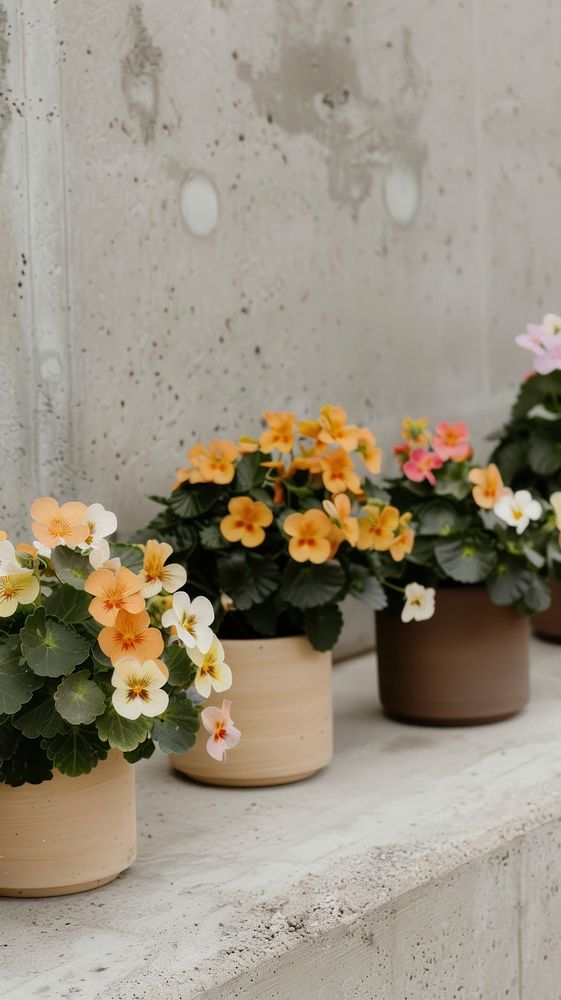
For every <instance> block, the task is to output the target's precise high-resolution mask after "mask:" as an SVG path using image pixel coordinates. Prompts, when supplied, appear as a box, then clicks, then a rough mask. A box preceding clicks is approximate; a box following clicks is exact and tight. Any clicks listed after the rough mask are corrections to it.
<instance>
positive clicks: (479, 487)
mask: <svg viewBox="0 0 561 1000" xmlns="http://www.w3.org/2000/svg"><path fill="white" fill-rule="evenodd" d="M468 479H469V481H470V483H474V484H475V485H474V487H473V490H472V494H473V499H474V500H475V502H476V504H477V506H478V507H483V508H484V509H485V510H492V509H493V507H494V506H495V504H496V502H497V500H500V498H501V497H502V495H503V493H504V489H505V487H504V483H503V480H502V477H501V474H500V472H499V470H498V468H497V466H496V465H494V464H493V463H491V465H488V466H487V468H486V469H472V470H471V471H470V473H469V476H468Z"/></svg>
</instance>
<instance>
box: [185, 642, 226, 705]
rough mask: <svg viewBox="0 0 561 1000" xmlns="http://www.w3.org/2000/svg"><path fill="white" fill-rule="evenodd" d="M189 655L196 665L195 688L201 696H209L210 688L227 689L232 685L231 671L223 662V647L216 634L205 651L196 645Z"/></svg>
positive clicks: (216, 689)
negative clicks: (202, 651)
mask: <svg viewBox="0 0 561 1000" xmlns="http://www.w3.org/2000/svg"><path fill="white" fill-rule="evenodd" d="M189 656H190V657H191V659H192V661H193V663H194V664H195V666H196V667H197V674H196V677H195V681H194V684H195V688H196V689H197V692H198V693H199V694H200V695H201V697H203V698H209V697H210V694H211V691H212V689H213V688H214V690H215V691H227V690H228V688H229V687H231V686H232V671H231V670H230V667H229V666H228V664H227V663H225V662H224V647H223V645H222V643H221V642H220V640H219V639H217V638H216V636H214V637H213V640H212V645H211V647H210V649H209V650H207V652H206V653H201V651H200V649H197V648H196V647H195V648H194V649H190V650H189Z"/></svg>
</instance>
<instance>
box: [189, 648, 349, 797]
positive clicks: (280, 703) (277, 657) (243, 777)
mask: <svg viewBox="0 0 561 1000" xmlns="http://www.w3.org/2000/svg"><path fill="white" fill-rule="evenodd" d="M223 646H224V650H225V653H226V662H227V663H228V664H229V665H230V666H231V668H232V674H233V684H232V687H231V688H230V690H229V691H227V692H225V693H224V694H219V695H216V694H214V693H213V695H212V697H211V698H210V700H209V704H212V705H218V706H219V705H221V704H222V699H223V698H224V697H226V698H228V699H230V700H231V702H232V719H233V721H234V724H235V725H236V726H237V727H238V729H240V730H241V733H242V738H241V741H240V743H239V744H238V746H237V747H235V748H234V749H233V750H230V751H229V752H228V754H227V756H226V760H224V761H222V762H219V761H216V760H213V759H212V757H209V755H208V753H207V752H206V743H207V740H208V735H209V734H208V733H207V731H206V730H205V729H204V728H203V727H202V726H201V729H200V731H199V734H198V736H197V741H196V743H195V746H194V747H193V749H192V750H189V751H188V752H187V753H185V754H172V758H171V763H172V765H173V767H174V768H176V770H178V771H182V772H183V774H186V775H187V776H188V777H189V778H194V779H195V780H196V781H203V782H205V783H207V784H211V785H236V786H250V785H284V784H288V783H289V782H291V781H302V780H303V779H304V778H309V777H310V775H312V774H315V772H316V771H319V770H320V768H322V767H325V766H326V765H327V764H329V762H330V760H331V757H332V754H333V717H332V701H331V653H318V652H316V650H314V649H312V647H311V645H310V643H309V642H308V640H307V639H305V638H304V637H303V636H293V637H290V638H286V639H231V640H227V639H226V640H224V641H223Z"/></svg>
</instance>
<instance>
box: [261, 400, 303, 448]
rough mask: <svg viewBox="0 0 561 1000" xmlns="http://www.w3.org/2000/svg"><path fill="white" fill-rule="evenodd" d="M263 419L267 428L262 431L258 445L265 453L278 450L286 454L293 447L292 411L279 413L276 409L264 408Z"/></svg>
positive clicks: (293, 422)
mask: <svg viewBox="0 0 561 1000" xmlns="http://www.w3.org/2000/svg"><path fill="white" fill-rule="evenodd" d="M263 419H264V421H265V423H266V424H267V428H268V430H266V431H263V433H262V434H261V436H260V438H259V447H260V449H261V451H264V452H265V453H266V454H267V455H268V454H269V453H270V452H271V451H275V450H277V451H280V453H281V454H282V455H287V454H288V452H289V451H292V449H293V447H294V424H295V423H296V416H295V415H294V413H281V412H279V411H276V410H265V412H264V413H263Z"/></svg>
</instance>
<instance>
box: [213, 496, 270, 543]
mask: <svg viewBox="0 0 561 1000" xmlns="http://www.w3.org/2000/svg"><path fill="white" fill-rule="evenodd" d="M228 510H229V511H230V513H229V514H226V517H223V518H222V520H221V522H220V530H221V532H222V534H223V535H224V538H226V539H227V540H228V541H229V542H241V543H242V545H245V547H246V548H248V549H254V548H255V547H256V546H257V545H261V542H263V541H264V540H265V532H264V531H263V528H267V527H268V526H269V525H270V524H271V522H272V520H273V515H272V512H271V511H270V510H269V508H268V507H266V506H265V504H264V503H260V502H259V501H258V500H252V499H251V497H232V499H231V500H230V501H229V503H228Z"/></svg>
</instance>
